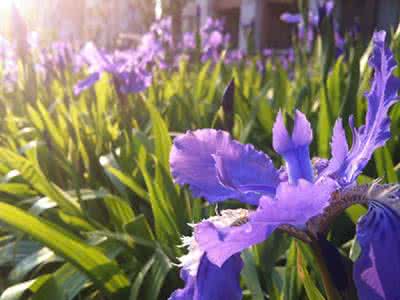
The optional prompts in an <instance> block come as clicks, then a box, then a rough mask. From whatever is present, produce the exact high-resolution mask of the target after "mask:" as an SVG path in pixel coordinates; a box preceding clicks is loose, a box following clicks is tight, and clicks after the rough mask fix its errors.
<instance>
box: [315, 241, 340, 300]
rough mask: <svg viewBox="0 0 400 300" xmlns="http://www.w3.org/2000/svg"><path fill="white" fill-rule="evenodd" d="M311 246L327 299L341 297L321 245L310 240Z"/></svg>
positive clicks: (331, 299)
mask: <svg viewBox="0 0 400 300" xmlns="http://www.w3.org/2000/svg"><path fill="white" fill-rule="evenodd" d="M311 248H312V250H313V253H314V257H315V262H316V263H317V265H318V268H319V271H320V273H321V277H322V283H323V285H324V289H325V293H326V296H327V298H328V300H338V299H342V297H341V296H340V294H339V292H338V291H337V289H336V288H335V286H334V284H333V282H332V277H331V275H330V273H329V270H328V267H327V265H326V263H325V259H324V257H323V255H322V251H321V247H320V246H319V244H318V241H313V242H311Z"/></svg>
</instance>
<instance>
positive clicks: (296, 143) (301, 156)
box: [272, 111, 314, 184]
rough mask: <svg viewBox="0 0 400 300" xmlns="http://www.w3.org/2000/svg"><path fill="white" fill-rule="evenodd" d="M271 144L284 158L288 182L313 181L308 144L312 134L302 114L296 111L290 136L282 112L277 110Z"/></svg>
mask: <svg viewBox="0 0 400 300" xmlns="http://www.w3.org/2000/svg"><path fill="white" fill-rule="evenodd" d="M272 131H273V146H274V149H275V151H276V152H278V153H279V154H280V155H282V157H283V158H284V160H285V162H286V170H287V172H288V175H289V182H290V183H293V184H296V183H297V181H298V180H299V179H301V178H302V179H306V180H308V181H311V182H312V181H313V177H314V176H313V169H312V165H311V160H310V151H309V145H310V144H311V142H312V139H313V134H312V129H311V126H310V123H309V122H308V121H307V119H306V117H305V115H304V114H302V113H301V112H300V111H296V114H295V119H294V128H293V133H292V136H290V135H289V133H288V131H287V129H286V127H285V124H284V121H283V116H282V113H281V112H279V113H278V116H277V119H276V121H275V124H274V128H273V130H272Z"/></svg>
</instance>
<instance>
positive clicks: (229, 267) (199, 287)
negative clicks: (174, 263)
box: [169, 255, 243, 300]
mask: <svg viewBox="0 0 400 300" xmlns="http://www.w3.org/2000/svg"><path fill="white" fill-rule="evenodd" d="M242 268H243V262H242V260H241V258H240V255H235V256H232V257H231V258H230V259H229V260H227V261H226V262H225V264H224V265H223V266H222V267H217V266H216V265H214V264H212V263H211V262H210V261H209V260H208V259H207V256H206V255H203V256H202V258H201V261H200V265H199V268H198V270H197V274H196V276H191V275H190V274H189V273H188V272H186V271H185V270H184V269H183V270H182V272H181V277H182V279H183V280H184V281H185V287H184V288H183V289H180V290H177V291H175V292H174V293H173V294H172V295H171V297H170V298H169V300H221V299H229V300H240V299H242V290H241V288H240V272H241V270H242Z"/></svg>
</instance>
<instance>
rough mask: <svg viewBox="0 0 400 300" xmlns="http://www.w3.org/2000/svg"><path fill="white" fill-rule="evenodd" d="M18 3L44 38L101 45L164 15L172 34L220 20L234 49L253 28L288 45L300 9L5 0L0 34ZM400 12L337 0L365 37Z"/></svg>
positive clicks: (280, 3) (344, 22)
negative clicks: (289, 20)
mask: <svg viewBox="0 0 400 300" xmlns="http://www.w3.org/2000/svg"><path fill="white" fill-rule="evenodd" d="M319 2H320V1H319V0H310V1H300V7H304V8H305V9H307V10H309V11H314V13H315V14H316V13H317V10H318V4H319ZM13 6H15V7H17V8H18V9H19V10H20V12H21V13H22V15H23V16H24V18H25V19H26V20H27V22H28V25H29V29H30V30H32V31H36V32H38V33H39V34H40V36H41V37H42V38H43V39H49V40H51V39H61V40H63V39H65V40H68V41H71V40H80V41H83V40H93V41H95V42H96V43H97V44H99V45H101V46H106V45H108V46H111V45H114V43H116V42H117V41H118V40H119V39H121V38H123V39H132V40H133V41H134V40H135V39H137V38H138V35H140V34H143V33H144V32H145V31H146V30H147V29H148V28H149V27H150V25H151V24H152V23H153V22H154V21H155V20H156V18H161V17H162V16H172V18H173V32H174V34H176V35H180V34H181V33H182V32H185V31H196V30H198V29H199V28H200V27H201V26H202V25H204V23H205V22H206V20H207V18H208V17H210V16H211V17H217V18H222V19H224V21H225V30H226V31H227V32H228V33H229V34H230V36H231V45H232V46H233V47H240V48H245V47H246V45H247V44H246V32H247V31H248V30H249V29H251V30H253V32H254V36H253V38H254V42H255V44H256V46H257V47H258V48H259V49H263V48H286V47H288V46H289V44H290V40H291V26H290V25H287V24H282V22H281V21H280V15H281V14H282V13H284V12H292V13H296V12H298V8H299V5H298V1H296V0H174V1H172V0H111V1H105V0H75V1H67V0H2V1H1V2H0V20H1V21H0V26H1V27H0V32H1V33H2V34H3V35H6V36H10V34H12V30H13V25H12V21H11V22H10V20H12V7H13ZM399 16H400V1H397V0H337V1H335V17H336V19H337V21H338V25H339V30H340V31H341V32H346V31H348V30H351V29H352V28H354V27H358V28H359V30H360V33H361V34H362V36H363V38H364V39H367V38H368V37H369V36H370V35H371V33H372V31H373V30H374V28H380V29H384V30H387V31H390V29H391V28H396V25H397V23H398V20H399Z"/></svg>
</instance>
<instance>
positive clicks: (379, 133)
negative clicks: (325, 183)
mask: <svg viewBox="0 0 400 300" xmlns="http://www.w3.org/2000/svg"><path fill="white" fill-rule="evenodd" d="M385 36H386V33H385V32H384V31H380V32H376V33H375V34H374V38H373V42H374V48H373V53H372V56H371V58H370V60H369V64H370V66H371V67H373V68H374V70H375V73H374V78H373V81H372V84H371V90H370V92H369V93H368V94H367V96H366V97H367V100H368V111H367V116H366V123H365V125H364V126H361V127H360V128H355V127H354V125H353V121H352V119H351V120H350V126H351V128H352V132H353V145H352V147H351V149H350V151H349V152H348V153H347V155H346V156H345V157H343V152H344V151H345V150H346V149H345V148H342V150H341V151H338V150H339V148H340V146H337V147H336V150H335V148H333V149H332V150H333V151H332V160H331V163H330V167H329V168H328V170H329V171H330V173H329V174H330V175H333V173H334V176H335V177H336V178H338V179H340V182H341V183H342V185H348V184H351V183H352V182H354V181H355V179H356V178H357V176H358V175H359V174H360V173H361V172H362V170H363V169H364V167H365V166H366V165H367V163H368V161H369V160H370V159H371V157H372V154H373V153H374V151H375V150H376V149H377V148H379V147H382V146H383V145H384V144H385V143H386V141H387V140H388V139H389V138H390V119H389V118H388V111H389V109H390V107H391V106H392V105H393V104H394V103H396V102H398V100H399V98H398V97H397V93H398V90H399V89H400V80H399V79H398V78H397V77H395V76H393V74H392V73H393V71H394V69H395V68H396V61H395V59H394V56H393V53H392V52H391V51H390V49H389V48H386V47H385ZM336 131H337V132H336ZM335 133H336V134H335V135H334V139H339V138H340V140H341V141H342V142H343V143H345V137H344V131H343V129H342V128H340V125H338V123H337V127H335ZM346 144H347V143H346ZM332 145H333V146H334V145H336V142H335V141H333V142H332ZM342 147H345V144H343V145H342ZM327 174H328V173H327Z"/></svg>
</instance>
